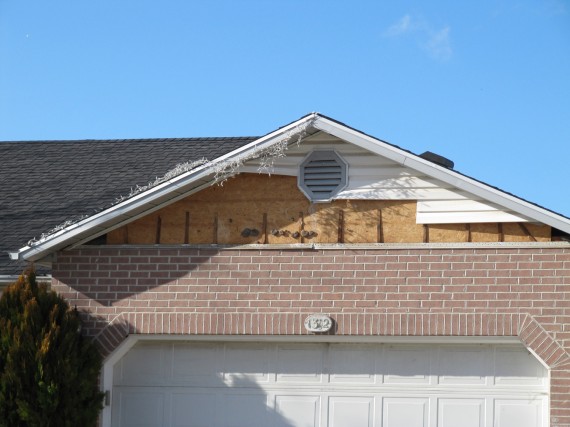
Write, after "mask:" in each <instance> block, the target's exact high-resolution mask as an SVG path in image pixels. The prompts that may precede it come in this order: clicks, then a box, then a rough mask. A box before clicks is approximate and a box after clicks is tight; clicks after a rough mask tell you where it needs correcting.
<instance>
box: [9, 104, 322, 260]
mask: <svg viewBox="0 0 570 427" xmlns="http://www.w3.org/2000/svg"><path fill="white" fill-rule="evenodd" d="M315 117H316V114H314V113H313V114H310V115H308V116H305V117H303V118H301V119H299V120H297V121H295V122H293V123H291V124H289V125H287V126H284V127H282V128H280V129H278V130H276V131H274V132H272V133H270V134H267V135H265V136H263V137H261V138H259V139H256V140H255V141H252V142H250V143H249V144H246V145H244V146H242V147H240V148H238V149H236V150H234V151H232V152H230V153H227V154H225V155H223V156H220V157H218V158H216V159H215V160H213V161H211V162H208V163H205V164H203V165H200V166H198V167H196V168H194V169H192V170H190V171H188V172H185V173H183V174H181V175H178V176H176V177H174V178H172V179H170V180H168V181H165V182H163V183H161V184H159V185H157V186H156V187H152V188H150V189H148V190H147V191H144V192H142V193H140V194H137V195H135V196H133V197H131V198H129V199H127V200H124V201H123V202H121V203H118V204H117V205H114V206H112V207H110V208H109V209H106V210H104V211H102V212H99V213H97V214H95V215H92V216H90V217H88V218H85V219H84V220H82V221H79V222H77V223H76V224H71V225H69V226H68V227H65V228H64V229H62V230H60V231H58V232H56V233H54V234H53V235H51V236H48V237H47V238H46V239H45V240H44V241H41V242H39V243H37V244H36V245H33V246H25V247H23V248H21V249H19V250H18V251H16V252H10V258H11V259H13V260H26V261H37V260H39V259H42V258H44V257H45V256H47V255H48V254H50V253H52V252H54V251H57V250H59V249H62V248H65V247H68V246H71V245H73V244H77V242H84V241H87V240H90V239H92V238H94V237H96V236H97V235H101V234H103V233H105V232H106V231H108V230H110V229H112V228H115V227H116V224H117V223H121V224H123V223H126V222H129V221H132V220H133V219H135V218H136V217H139V216H141V215H142V214H146V213H149V212H152V211H154V210H157V209H159V208H161V207H163V206H165V205H167V204H169V203H172V202H173V201H175V200H179V199H180V198H182V197H185V196H187V195H188V194H190V190H189V187H190V186H191V185H192V184H193V183H196V182H197V181H199V180H200V179H203V180H206V181H207V182H209V183H211V182H212V181H213V180H212V174H213V170H214V168H215V166H216V165H219V164H221V163H223V162H225V161H227V160H237V161H239V160H240V159H241V158H244V157H247V156H248V155H250V154H251V153H252V152H254V150H263V149H264V148H267V147H270V146H271V145H273V144H275V143H277V142H278V141H280V140H281V138H282V136H283V134H285V133H287V132H290V131H292V130H295V128H297V127H299V126H301V125H303V124H306V123H308V122H310V121H311V120H314V118H315ZM197 188H200V189H201V188H203V185H198V186H197Z"/></svg>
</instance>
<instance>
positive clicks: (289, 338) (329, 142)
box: [0, 113, 570, 427]
mask: <svg viewBox="0 0 570 427" xmlns="http://www.w3.org/2000/svg"><path fill="white" fill-rule="evenodd" d="M0 153H2V158H3V159H4V164H5V165H7V168H6V169H3V170H2V171H0V174H2V175H4V176H3V182H10V184H11V185H10V186H7V187H9V188H4V189H2V191H3V195H2V207H1V209H2V210H1V211H0V212H1V214H0V220H1V224H2V243H1V245H2V249H3V250H4V251H7V252H9V255H10V259H9V260H8V259H7V258H6V259H3V260H2V264H1V266H2V274H3V275H4V276H3V277H6V278H10V277H13V275H15V274H18V273H19V272H20V271H21V269H22V267H23V265H25V264H26V263H29V262H33V263H35V265H36V266H37V268H38V269H41V274H42V275H43V276H45V277H50V279H51V286H52V288H53V289H55V290H56V291H58V292H59V293H61V294H62V295H64V296H65V297H66V298H67V299H68V300H69V302H70V303H71V304H72V305H74V306H77V308H78V309H79V310H80V311H81V312H82V315H83V317H84V320H85V330H86V333H87V334H89V335H90V336H92V337H93V338H94V339H95V340H96V341H97V342H98V344H99V345H100V347H101V349H102V351H103V353H104V355H105V362H104V368H103V372H102V388H103V390H105V391H106V392H107V399H106V402H105V408H104V410H103V414H102V417H101V423H102V425H103V426H105V427H107V426H111V425H112V426H139V425H145V426H162V425H177V426H178V425H184V426H246V425H247V426H295V427H297V426H311V427H313V426H334V427H341V426H350V427H355V426H383V427H394V426H407V427H409V426H422V427H423V426H441V427H448V426H466V427H470V426H478V427H480V426H497V427H508V426H516V427H538V426H541V427H544V426H548V425H550V426H557V427H563V426H566V427H568V426H570V353H569V352H570V283H569V281H570V245H569V243H568V237H569V234H570V219H569V218H567V217H565V216H562V215H560V214H557V213H555V212H552V211H550V210H548V209H546V208H543V207H541V206H538V205H535V204H533V203H530V202H528V201H526V200H523V199H521V198H518V197H516V196H514V195H512V194H509V193H506V192H504V191H502V190H500V189H498V188H495V187H492V186H490V185H488V184H486V183H483V182H481V181H478V180H476V179H474V178H471V177H469V176H466V175H463V174H461V173H460V172H458V171H456V170H455V169H454V168H453V167H454V165H453V163H452V162H451V161H449V160H448V159H445V158H443V157H441V156H439V155H436V154H433V153H430V152H426V153H424V154H422V155H416V154H413V153H411V152H409V151H406V150H404V149H402V148H399V147H397V146H394V145H392V144H389V143H386V142H384V141H381V140H379V139H376V138H374V137H371V136H369V135H366V134H364V133H362V132H360V131H358V130H355V129H353V128H351V127H349V126H347V125H345V124H343V123H340V122H337V121H335V120H333V119H331V118H328V117H326V116H323V115H321V114H316V113H313V114H309V115H307V116H305V117H302V118H301V119H299V120H297V121H295V122H293V123H290V124H288V125H286V126H283V127H282V128H279V129H277V130H276V131H274V132H271V133H269V134H267V135H265V136H262V137H259V138H257V137H251V138H219V139H208V138H202V139H164V140H123V141H75V142H66V141H52V142H49V143H48V142H17V143H2V144H0ZM30 239H32V240H30ZM50 275H51V276H50Z"/></svg>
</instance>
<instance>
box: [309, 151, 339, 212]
mask: <svg viewBox="0 0 570 427" xmlns="http://www.w3.org/2000/svg"><path fill="white" fill-rule="evenodd" d="M346 169H347V164H346V162H345V161H344V160H343V159H342V158H341V157H340V156H339V155H338V154H337V153H335V152H334V151H313V152H312V153H311V154H309V156H308V157H307V158H306V159H305V160H304V161H303V163H301V170H300V174H299V187H300V188H301V190H302V191H303V192H304V193H305V194H306V195H307V196H308V197H309V199H311V200H312V201H323V202H324V201H328V200H330V199H331V198H332V197H333V196H334V195H335V194H337V193H338V192H339V191H340V190H342V189H343V188H344V187H346Z"/></svg>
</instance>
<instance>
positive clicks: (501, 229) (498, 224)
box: [497, 222, 505, 242]
mask: <svg viewBox="0 0 570 427" xmlns="http://www.w3.org/2000/svg"><path fill="white" fill-rule="evenodd" d="M497 228H498V231H499V242H504V241H505V233H503V224H502V223H500V222H498V223H497Z"/></svg>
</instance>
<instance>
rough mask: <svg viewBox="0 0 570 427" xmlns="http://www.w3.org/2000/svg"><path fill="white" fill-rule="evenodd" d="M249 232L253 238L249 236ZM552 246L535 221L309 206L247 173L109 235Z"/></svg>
mask: <svg viewBox="0 0 570 427" xmlns="http://www.w3.org/2000/svg"><path fill="white" fill-rule="evenodd" d="M248 234H249V235H248ZM534 240H536V241H549V240H550V227H548V226H542V225H536V224H524V225H522V224H518V223H503V224H500V225H499V224H444V225H434V224H430V225H429V226H424V225H421V224H416V202H415V201H409V200H408V201H397V200H396V201H395V200H390V201H386V200H337V201H333V202H331V203H311V202H310V201H309V200H307V198H306V197H305V196H304V195H303V194H302V193H301V192H300V191H299V189H298V188H297V180H296V178H295V177H291V176H279V175H273V176H271V177H267V176H266V175H257V174H242V175H239V176H237V177H235V178H233V179H230V180H228V181H226V182H225V183H224V185H223V186H212V187H210V188H208V189H206V190H203V191H201V192H199V193H197V194H194V195H192V196H189V197H187V198H185V199H183V200H181V201H179V202H177V203H174V204H172V205H170V206H168V207H166V208H163V209H161V210H159V211H157V212H155V213H153V214H150V215H148V216H146V217H144V218H141V219H138V220H136V221H134V222H132V223H130V224H128V225H127V226H125V227H122V228H119V229H117V230H113V231H111V232H110V233H109V234H108V235H107V243H108V244H157V243H159V244H183V243H189V244H213V243H218V244H248V243H262V244H263V243H268V244H289V243H308V242H314V243H416V242H434V243H435V242H441V243H454V242H469V241H471V242H498V241H505V242H529V241H534Z"/></svg>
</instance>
